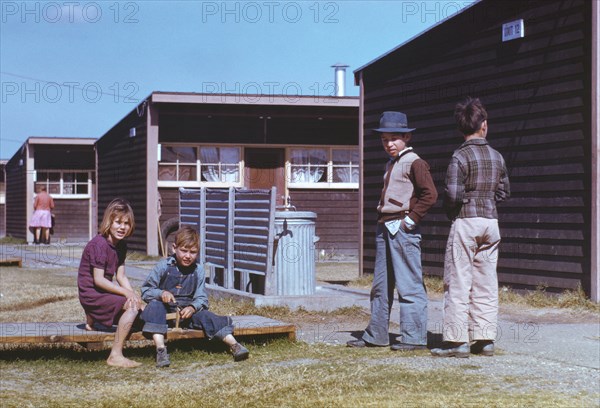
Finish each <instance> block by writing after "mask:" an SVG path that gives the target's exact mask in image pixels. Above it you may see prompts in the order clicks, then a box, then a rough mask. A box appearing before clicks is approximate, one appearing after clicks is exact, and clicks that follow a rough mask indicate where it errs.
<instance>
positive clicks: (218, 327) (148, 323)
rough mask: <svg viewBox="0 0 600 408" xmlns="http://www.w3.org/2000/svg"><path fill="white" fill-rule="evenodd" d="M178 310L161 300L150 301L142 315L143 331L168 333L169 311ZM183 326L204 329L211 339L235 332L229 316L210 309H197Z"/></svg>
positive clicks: (222, 337)
mask: <svg viewBox="0 0 600 408" xmlns="http://www.w3.org/2000/svg"><path fill="white" fill-rule="evenodd" d="M176 310H177V309H176V308H175V307H173V306H170V305H168V304H166V303H163V302H161V301H160V300H152V301H150V303H148V305H146V308H145V309H144V311H143V312H142V315H141V319H142V320H143V321H144V327H143V328H142V331H143V332H145V333H151V334H155V333H158V334H166V333H167V329H168V325H167V313H172V312H175V311H176ZM182 326H184V327H188V326H189V327H190V328H192V329H198V330H204V334H205V335H206V337H208V338H209V339H211V340H212V338H213V337H214V338H217V339H220V340H223V339H224V338H225V336H227V335H228V334H233V325H232V323H231V318H230V317H229V316H219V315H216V314H214V313H213V312H210V311H208V310H199V311H197V312H196V313H194V314H193V315H192V318H191V319H186V320H184V321H183V322H182Z"/></svg>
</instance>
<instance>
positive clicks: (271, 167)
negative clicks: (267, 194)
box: [244, 148, 285, 205]
mask: <svg viewBox="0 0 600 408" xmlns="http://www.w3.org/2000/svg"><path fill="white" fill-rule="evenodd" d="M244 161H245V166H246V168H245V170H244V186H245V187H246V188H248V189H270V188H271V187H273V186H275V187H277V205H283V196H284V195H285V169H284V164H285V149H267V148H264V149H262V148H246V149H245V154H244Z"/></svg>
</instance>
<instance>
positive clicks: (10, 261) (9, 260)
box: [0, 257, 23, 268]
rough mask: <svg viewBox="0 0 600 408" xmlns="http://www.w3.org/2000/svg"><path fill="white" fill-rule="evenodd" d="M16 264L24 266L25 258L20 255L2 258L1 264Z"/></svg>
mask: <svg viewBox="0 0 600 408" xmlns="http://www.w3.org/2000/svg"><path fill="white" fill-rule="evenodd" d="M10 265H16V266H18V267H19V268H21V267H22V266H23V260H22V259H21V258H19V257H14V258H4V259H0V266H10Z"/></svg>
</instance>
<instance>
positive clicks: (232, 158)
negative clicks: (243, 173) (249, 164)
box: [220, 147, 240, 164]
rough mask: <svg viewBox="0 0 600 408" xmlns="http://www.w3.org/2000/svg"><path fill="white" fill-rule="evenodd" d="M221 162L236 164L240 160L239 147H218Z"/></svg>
mask: <svg viewBox="0 0 600 408" xmlns="http://www.w3.org/2000/svg"><path fill="white" fill-rule="evenodd" d="M220 153H221V154H220V156H221V163H226V164H238V163H239V162H240V149H238V148H237V147H221V148H220Z"/></svg>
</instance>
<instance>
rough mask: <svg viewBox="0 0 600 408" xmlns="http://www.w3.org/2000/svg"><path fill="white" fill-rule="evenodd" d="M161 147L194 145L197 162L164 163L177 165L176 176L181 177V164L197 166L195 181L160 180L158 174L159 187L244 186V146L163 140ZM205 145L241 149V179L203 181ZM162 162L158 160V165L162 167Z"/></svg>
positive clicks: (239, 169) (239, 168)
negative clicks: (202, 152) (202, 159)
mask: <svg viewBox="0 0 600 408" xmlns="http://www.w3.org/2000/svg"><path fill="white" fill-rule="evenodd" d="M160 146H161V148H162V147H163V146H169V147H193V148H195V149H196V163H195V164H193V163H187V162H186V163H179V161H178V162H176V163H170V162H165V163H164V164H163V165H169V166H173V165H174V166H176V168H177V172H176V176H177V177H179V165H180V164H182V165H192V164H193V165H195V167H196V180H193V181H180V180H160V179H158V174H157V175H156V178H157V185H158V187H167V188H168V187H171V188H179V187H187V188H194V187H210V188H227V187H243V180H244V159H243V157H244V148H243V147H241V146H239V145H229V144H191V143H164V142H162V143H161V144H160ZM203 147H216V148H236V149H239V152H240V156H239V157H240V160H239V162H238V172H239V180H238V181H237V182H235V181H202V174H201V169H202V165H203V163H202V162H201V160H200V157H201V156H200V149H201V148H203ZM161 163H162V160H159V161H158V167H159V168H160V166H161ZM214 164H218V165H219V166H220V165H221V163H214Z"/></svg>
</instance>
